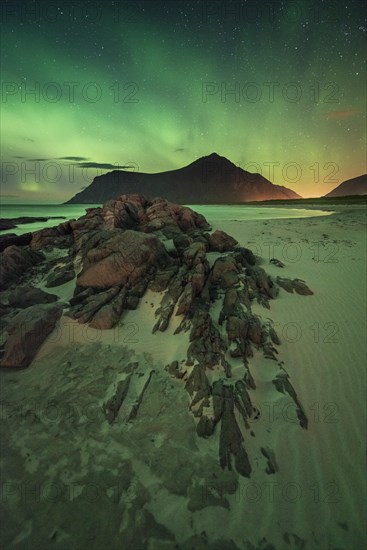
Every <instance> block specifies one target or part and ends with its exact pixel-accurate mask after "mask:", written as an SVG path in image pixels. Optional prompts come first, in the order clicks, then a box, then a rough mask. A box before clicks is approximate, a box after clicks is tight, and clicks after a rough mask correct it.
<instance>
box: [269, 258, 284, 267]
mask: <svg viewBox="0 0 367 550" xmlns="http://www.w3.org/2000/svg"><path fill="white" fill-rule="evenodd" d="M270 263H271V264H274V265H276V266H277V267H285V265H284V264H283V262H281V261H280V260H277V259H276V258H272V259H271V260H270Z"/></svg>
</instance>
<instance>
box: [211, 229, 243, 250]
mask: <svg viewBox="0 0 367 550" xmlns="http://www.w3.org/2000/svg"><path fill="white" fill-rule="evenodd" d="M207 238H208V241H209V250H210V251H213V252H230V251H231V250H233V249H234V248H235V246H236V245H237V244H238V242H237V241H236V239H234V238H233V237H231V236H230V235H228V234H227V233H225V232H224V231H219V230H218V229H217V230H216V231H214V232H213V233H212V234H211V235H208V237H207Z"/></svg>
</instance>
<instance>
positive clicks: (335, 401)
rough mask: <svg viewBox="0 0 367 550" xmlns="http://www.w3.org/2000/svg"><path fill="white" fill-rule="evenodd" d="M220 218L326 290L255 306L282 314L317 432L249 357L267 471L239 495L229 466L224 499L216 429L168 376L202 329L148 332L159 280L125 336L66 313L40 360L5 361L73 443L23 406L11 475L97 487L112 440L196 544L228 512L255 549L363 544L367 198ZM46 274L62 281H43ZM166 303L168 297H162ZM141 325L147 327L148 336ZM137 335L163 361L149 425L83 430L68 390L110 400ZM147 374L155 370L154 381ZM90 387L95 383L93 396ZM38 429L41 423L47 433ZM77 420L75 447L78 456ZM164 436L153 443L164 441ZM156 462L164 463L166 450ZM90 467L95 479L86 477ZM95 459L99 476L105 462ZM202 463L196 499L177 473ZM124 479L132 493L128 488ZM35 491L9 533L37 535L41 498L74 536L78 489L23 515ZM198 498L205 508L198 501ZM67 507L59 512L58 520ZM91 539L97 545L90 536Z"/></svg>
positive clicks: (115, 455) (25, 399)
mask: <svg viewBox="0 0 367 550" xmlns="http://www.w3.org/2000/svg"><path fill="white" fill-rule="evenodd" d="M210 221H211V225H212V227H213V230H215V229H220V230H224V231H225V232H226V233H228V234H229V235H232V236H233V237H234V238H236V239H237V240H238V241H239V243H240V244H241V245H242V246H245V247H248V248H250V250H252V251H253V252H254V253H255V254H256V255H258V256H260V257H261V263H260V265H261V266H262V267H263V268H264V269H266V271H267V273H269V274H270V275H271V276H272V277H277V276H279V275H281V276H285V277H290V278H292V279H294V278H299V279H303V280H305V281H306V282H307V284H308V285H309V287H310V288H311V289H312V290H313V292H314V295H313V296H307V297H306V298H305V297H304V296H298V295H297V294H288V293H287V292H285V291H284V290H282V289H280V293H279V296H278V298H277V299H275V300H272V301H271V304H270V309H269V310H267V309H264V308H263V307H262V306H260V305H259V304H254V305H253V310H254V312H255V313H256V314H258V315H261V317H262V318H264V319H266V318H271V319H272V320H273V321H274V323H277V332H278V334H279V337H280V340H281V345H280V346H279V359H280V360H281V361H283V362H284V367H285V369H286V371H287V372H288V373H289V375H290V378H291V380H292V383H293V385H294V387H295V389H296V391H297V393H298V395H299V396H300V399H301V401H302V404H303V407H304V409H305V411H306V413H307V416H308V418H309V428H308V430H307V431H305V430H300V429H299V426H298V424H297V422H296V421H295V418H294V409H292V408H289V401H287V399H286V398H285V397H284V396H282V395H281V394H279V395H278V399H277V401H274V400H273V396H272V394H271V393H270V392H269V390H270V382H271V373H272V371H271V369H272V368H273V365H272V361H270V360H268V359H264V357H263V356H262V355H261V354H259V353H257V352H256V353H255V355H254V357H253V358H252V359H251V361H250V368H251V372H252V374H253V376H254V378H255V381H256V385H257V389H256V391H254V392H252V391H250V395H251V399H252V401H253V403H254V404H255V405H256V407H257V408H258V410H259V411H260V413H261V414H260V416H259V418H258V419H256V420H255V419H253V420H252V422H253V426H254V429H255V428H256V438H255V439H253V438H251V437H249V436H248V434H247V433H246V435H245V441H246V448H247V451H248V453H249V457H250V460H251V462H252V463H253V464H254V470H253V473H252V475H251V478H250V479H249V480H248V479H244V478H241V479H240V483H239V486H238V487H237V489H236V491H235V492H234V494H231V491H230V482H231V477H230V476H228V483H229V485H228V487H226V486H224V488H223V492H222V494H221V495H219V496H218V495H216V496H215V498H214V497H213V495H212V489H213V487H214V485H215V484H214V485H213V484H212V482H211V481H210V478H209V477H208V476H207V472H208V471H210V470H211V469H213V468H214V465H213V457H214V456H216V453H217V450H216V446H217V439H216V436H215V437H213V438H210V440H209V439H208V440H203V439H200V438H197V437H196V436H195V433H194V432H192V426H193V420H192V417H191V414H190V413H188V411H187V396H186V395H185V392H181V393H180V392H178V385H177V384H178V382H177V381H172V380H171V381H170V378H167V377H165V376H164V374H163V373H164V366H165V364H167V363H170V361H172V360H173V359H178V360H181V359H184V349H185V347H186V346H187V341H186V339H185V335H183V337H181V336H179V337H178V336H174V335H173V332H174V330H173V329H174V328H175V327H176V325H174V326H173V327H171V328H172V330H170V331H169V333H168V334H167V333H160V334H151V331H150V330H149V332H148V328H149V327H151V323H152V320H153V317H152V316H153V312H154V310H155V309H156V307H155V306H156V305H157V304H158V303H159V300H158V298H159V296H158V295H157V294H159V293H150V294H149V295H147V296H144V298H143V299H142V300H143V301H146V304H145V309H144V308H139V309H140V310H139V309H138V310H136V311H129V312H126V315H125V316H124V323H125V324H124V326H125V329H124V330H126V332H123V333H122V341H121V338H120V337H121V334H119V336H118V338H117V342H116V331H114V330H112V331H103V332H102V333H101V332H98V331H97V329H89V330H88V332H86V330H83V326H82V325H80V324H78V323H77V322H75V321H72V320H70V319H69V318H65V317H62V319H61V321H63V320H64V321H65V322H67V326H68V330H67V331H63V332H62V334H61V336H57V333H56V332H54V333H52V334H51V335H50V336H49V337H48V338H47V340H46V341H45V342H44V344H43V345H42V346H41V348H40V350H39V351H38V354H37V356H36V358H35V360H34V361H33V362H32V364H31V366H30V367H29V368H28V369H27V370H25V371H19V372H11V373H9V372H5V371H0V377H1V378H0V381H1V387H2V394H3V395H2V401H5V402H11V401H12V400H13V399H14V395H16V396H17V399H20V400H21V402H22V403H23V404H24V405H25V407H26V409H27V407H28V409H29V410H30V411H32V407H33V408H34V403H38V404H41V408H42V406H45V404H47V403H48V402H49V401H56V403H59V406H60V409H59V410H60V411H61V413H60V414H58V415H57V416H56V419H55V420H54V421H51V419H50V418H47V415H46V414H45V410H43V412H44V417H46V418H45V419H44V421H43V425H46V428H47V430H46V431H47V433H48V436H51V435H52V434H54V436H55V437H60V442H59V443H57V442H55V449H52V447H44V441H45V439H44V438H42V430H40V425H39V424H38V423H37V421H36V420H33V422H32V419H31V418H29V419H28V420H27V422H28V423H30V424H28V425H25V422H23V423H22V424H18V423H17V416H15V417H12V418H10V417H9V416H6V417H5V419H4V418H3V419H2V420H3V421H2V423H1V429H2V432H3V435H4V437H5V440H6V441H10V442H11V448H10V454H8V455H5V456H4V473H5V475H6V474H7V475H8V478H9V479H12V480H15V479H16V478H17V476H18V477H19V478H20V479H23V480H33V481H35V480H36V482H38V483H41V482H42V480H44V479H45V477H44V474H47V475H46V480H48V481H51V480H56V479H57V480H59V482H61V481H63V482H64V483H69V484H70V483H72V482H75V483H77V484H79V485H82V481H81V479H84V483H85V480H86V479H87V480H88V479H89V480H90V482H91V483H92V482H93V483H97V481H96V479H97V477H98V476H97V477H93V476H92V475H91V472H92V471H93V468H92V469H91V468H90V467H87V465H88V464H91V462H90V461H91V460H92V457H93V460H94V461H96V465H97V464H98V462H99V460H100V461H101V464H102V465H103V464H106V459H104V458H103V456H104V454H103V453H105V454H106V453H107V455H106V456H108V461H109V464H110V468H111V470H112V471H116V472H118V479H119V480H123V479H125V478H124V476H123V474H122V472H121V470H120V466H121V464H125V468H127V470H128V468H129V466H128V462H129V461H130V462H131V465H132V468H133V471H134V479H135V480H136V482H135V489H130V493H131V491H133V493H132V494H131V495H130V498H132V501H133V502H135V500H136V499H137V502H139V499H142V493H143V492H145V493H148V494H149V499H148V500H147V501H146V504H145V505H144V509H145V510H147V511H149V512H151V513H152V514H153V516H154V518H155V521H156V522H157V523H158V524H159V525H160V526H161V527H160V528H159V529H160V530H161V531H162V532H165V529H166V530H167V529H168V530H170V531H172V532H173V533H174V534H175V537H176V541H177V542H178V543H179V544H181V545H182V547H184V546H183V544H184V541H187V539H189V538H190V537H192V536H194V535H195V536H196V537H199V538H200V536H201V535H200V533H202V532H203V531H205V533H206V535H207V539H208V541H209V543H214V541H217V540H219V539H220V538H222V537H223V525H226V528H225V538H226V539H231V540H232V541H233V543H234V544H235V545H236V546H234V547H238V548H246V546H244V545H245V542H246V541H248V542H249V543H251V544H252V545H254V546H253V548H262V544H260V541H261V540H264V539H266V541H267V542H268V543H270V544H273V545H274V548H284V547H286V548H289V549H291V550H293V549H298V548H300V544H302V542H300V541H303V543H304V545H305V546H304V547H305V548H306V549H307V548H310V549H320V550H321V549H322V550H325V549H326V548H330V549H331V548H342V549H343V550H349V548H359V547H361V544H362V545H363V540H364V537H365V532H364V528H363V526H364V517H365V508H364V504H363V503H364V502H365V499H364V497H365V494H366V493H365V487H366V486H365V477H364V472H365V455H364V449H363V448H362V445H361V441H360V434H364V433H365V429H364V428H365V426H366V414H365V413H366V411H365V390H364V388H365V381H366V377H365V368H364V363H363V361H364V356H365V353H366V344H365V341H364V334H365V329H366V318H365V310H364V304H365V303H366V289H365V283H364V281H365V280H366V261H365V259H366V258H365V250H366V233H365V229H366V213H365V209H363V208H358V209H355V208H354V207H352V206H351V207H348V208H346V207H345V206H343V211H337V212H335V213H332V214H331V215H329V216H321V217H309V218H299V219H293V220H292V219H273V220H271V221H267V220H261V221H260V220H253V221H246V222H238V221H223V220H221V221H220V222H217V223H215V221H213V220H210ZM272 257H275V258H277V259H279V260H280V261H281V262H283V263H284V264H285V267H284V268H279V267H277V266H275V265H273V264H271V263H270V259H271V258H272ZM38 286H39V287H40V288H42V289H43V290H48V291H50V290H49V289H46V288H45V287H44V286H43V283H42V281H40V282H39V285H38ZM72 290H73V282H72V281H71V282H69V283H66V284H65V285H62V286H61V287H57V288H54V289H51V291H52V292H53V293H55V294H57V295H58V296H59V298H60V300H62V301H67V300H68V299H69V298H70V296H71V294H72ZM151 303H153V304H155V306H153V307H151V305H150V304H151ZM150 312H151V313H150ZM128 323H131V326H130V327H129V326H128ZM126 326H127V328H126ZM70 327H71V333H72V334H73V340H72V341H71V340H70ZM136 328H138V331H137V332H136V333H135V334H134V330H135V329H136ZM133 340H137V341H135V342H134V341H133ZM122 347H123V349H124V350H125V348H126V351H124V352H123V353H125V354H127V355H128V354H129V353H130V354H131V357H132V360H133V358H134V357H136V356H139V357H140V358H141V357H144V356H145V357H146V362H147V364H149V365H150V366H149V367H148V370H149V369H150V368H153V369H155V370H158V371H159V372H161V375H160V376H159V377H158V379H157V381H156V382H155V385H154V387H153V388H152V390H151V392H152V393H151V399H150V401H148V400H146V401H145V402H144V401H143V403H142V409H141V421H140V423H138V424H137V428H136V434H135V435H134V434H133V430H132V429H131V428H130V427H129V426H128V427H127V428H126V431H125V432H124V431H122V429H121V427H119V426H116V428H115V429H114V431H113V432H112V433H111V432H108V440H104V439H103V435H102V434H103V432H101V433H100V432H98V430H97V427H99V424H98V422H92V423H89V425H88V424H86V425H83V424H82V431H81V429H79V430H78V428H77V426H78V422H76V424H75V425H73V424H72V425H71V426H74V428H73V429H72V431H71V432H70V428H71V426H70V422H69V424H68V423H67V421H66V420H67V419H66V414H65V409H63V408H62V407H61V402H60V397H61V396H63V398H64V399H65V398H67V399H68V403H69V404H70V403H74V404H75V403H76V404H77V403H79V405H80V404H84V405H86V404H88V403H89V404H90V402H91V400H92V399H95V403H99V404H100V405H102V403H103V395H102V394H101V391H102V390H101V386H102V378H101V374H102V372H103V373H104V376H106V373H108V372H109V370H108V365H109V364H112V365H114V364H115V365H116V364H118V361H119V360H120V359H121V353H122ZM128 350H130V351H128ZM107 351H108V353H106V352H107ZM76 353H77V354H78V355H77V357H78V365H77V366H74V365H73V368H72V370H71V372H70V377H68V374H67V369H66V365H67V364H68V362H70V361H71V362H72V361H73V359H72V358H73V357H75V354H76ZM91 353H92V355H91ZM144 354H145V355H144ZM148 355H149V356H150V357H149V358H148ZM88 357H89V359H88ZM91 357H93V361H92V363H91V360H90V358H91ZM88 369H89V373H88ZM101 369H102V370H101ZM78 373H79V374H78ZM145 376H146V375H145V374H144V372H143V375H142V380H143V381H144V380H145ZM73 377H74V378H73ZM73 379H74V380H77V381H79V382H78V384H79V385H78V384H75V383H73ZM94 380H95V381H96V382H98V383H96V382H95V381H94ZM170 386H173V387H170ZM78 388H79V389H78ZM82 388H84V389H83V394H84V397H83V396H82V395H79V393H80V390H81V389H82ZM60 392H61V393H60ZM154 395H155V399H154V398H153V396H154ZM83 400H84V401H83ZM32 403H33V405H32ZM269 403H271V405H270V404H269ZM93 413H96V409H94V410H93ZM30 426H32V428H30ZM32 430H33V433H34V434H35V437H32ZM68 432H70V439H69V442H68V446H69V450H70V451H71V454H70V458H67V457H66V454H65V453H67V447H66V446H65V442H66V440H65V437H66V434H67V433H68ZM57 434H59V435H57ZM106 434H107V432H106ZM152 434H153V440H154V441H153V443H152V442H150V436H151V435H152ZM89 438H90V441H89ZM88 441H89V442H88ZM264 447H270V449H271V450H272V451H274V453H275V456H276V461H277V463H278V465H279V471H277V472H276V473H274V474H273V475H268V474H267V473H266V472H265V471H264V467H263V457H262V455H261V452H260V448H264ZM62 449H64V452H62ZM18 452H20V454H21V456H22V457H23V461H22V460H20V459H19V458H17V459H16V460H15V461H14V459H15V457H16V456H17V453H18ZM27 457H28V458H27ZM41 457H42V458H41ZM163 457H166V458H165V459H164V458H163ZM43 460H47V461H48V463H49V464H50V467H49V469H48V471H47V472H44V473H42V472H40V470H39V467H38V466H39V465H40V464H41V463H42V461H43ZM79 460H80V461H81V462H79ZM157 460H161V461H163V462H162V463H161V464H158V463H157ZM187 460H189V464H187V463H186V461H187ZM51 464H52V465H51ZM82 464H84V466H83V467H82ZM195 464H196V466H195ZM63 465H66V470H65V474H62V471H63V469H65V466H63ZM73 465H74V467H75V471H74V472H73V470H72V468H73ZM187 468H188V470H189V471H188V472H187V471H186V470H187ZM206 470H207V472H206V473H205V471H206ZM82 471H83V472H84V477H83V476H82V477H81V473H82ZM94 471H95V475H97V474H96V473H97V471H98V468H96V469H95V470H94ZM193 471H195V474H193ZM78 472H79V473H78ZM86 474H87V477H86V478H85V475H86ZM106 475H107V474H106ZM193 475H195V476H196V477H197V483H198V485H197V486H198V491H197V494H196V497H195V499H194V500H193V495H191V497H190V498H188V497H187V496H184V494H178V493H177V491H178V485H179V483H180V482H179V479H175V477H176V478H177V477H178V478H179V477H180V476H181V477H182V480H185V479H186V478H187V476H189V477H190V478H192V476H193ZM88 476H89V477H88ZM125 477H126V476H125ZM98 479H99V481H98V484H99V485H98V486H100V485H101V483H102V486H103V484H106V485H108V486H110V485H111V480H110V479H108V476H107V477H106V479H105V480H104V481H102V478H98ZM200 480H201V481H200ZM203 480H204V481H203ZM113 483H115V481H113ZM183 483H185V481H183ZM121 490H122V493H123V496H122V498H123V499H125V501H126V498H127V494H126V493H124V491H125V489H124V488H122V489H121ZM134 495H135V496H134ZM139 495H140V496H139ZM203 495H204V496H203ZM20 496H21V495H20V493H19V491H15V492H14V494H13V495H10V496H9V500H8V504H9V506H8V510H7V511H6V514H7V522H8V523H7V524H6V527H5V529H4V532H3V534H4V537H5V539H6V540H7V541H8V542H9V543H11V542H12V543H13V544H15V542H17V547H19V548H23V547H24V548H25V547H26V545H29V544H31V543H32V544H33V545H34V544H37V542H38V540H39V539H38V536H39V535H38V534H37V529H36V525H37V521H35V520H32V519H30V510H31V509H32V507H33V506H36V508H37V513H38V514H39V515H40V516H41V517H42V516H43V515H44V514H45V513H47V514H50V517H51V518H52V521H53V522H54V523H53V524H52V525H53V527H52V528H51V525H50V528H49V531H50V536H51V535H52V534H53V529H54V530H55V532H56V531H57V533H58V535H57V537H58V540H59V541H60V544H61V543H62V541H67V542H68V541H69V539H68V531H69V526H68V522H67V521H66V517H67V510H68V507H69V508H70V507H71V504H70V500H69V501H67V502H66V503H65V502H58V501H56V502H45V499H43V500H42V499H41V502H40V503H37V504H36V505H35V503H34V502H32V501H31V497H29V500H30V502H23V507H22V508H23V510H22V512H21V513H20V514H19V516H15V515H14V513H13V510H14V508H13V506H15V505H16V504H18V505H19V498H20ZM212 498H214V500H213V502H212V504H211V505H210V506H207V504H208V502H206V501H207V500H210V499H212ZM203 499H204V502H203ZM141 502H143V501H142V500H141ZM189 502H191V505H190V506H191V508H192V507H193V508H194V509H193V510H189V509H188V507H187V506H188V503H189ZM193 502H196V504H195V505H194V504H193ZM227 503H228V506H227ZM97 504H98V503H96V504H95V503H91V502H85V500H84V501H83V500H82V499H81V501H80V505H81V506H84V507H91V508H92V509H93V508H94V507H95V506H97ZM203 504H204V505H205V506H202V505H203ZM105 506H106V515H107V516H106V517H109V518H110V522H111V525H115V528H116V530H117V531H118V525H119V522H121V521H122V519H121V517H120V515H119V508H118V506H117V505H116V502H114V503H112V504H111V499H110V501H107V502H105ZM55 514H56V516H55ZM56 517H58V518H59V520H58V522H59V523H58V524H57V525H56V523H55V521H56V519H55V518H56ZM190 525H191V526H190ZM162 526H163V527H162ZM15 533H18V535H15ZM166 535H167V533H166ZM199 538H197V539H196V543H195V544H197V545H198V544H199V542H200V541H199ZM76 540H77V539H75V541H76ZM76 543H77V542H75V544H76ZM152 544H153V546H152V547H156V548H158V547H164V548H173V547H174V546H173V543H172V545H171V542H170V540H169V536H168V535H167V541H166V543H164V546H159V545H160V544H161V543H156V544H157V545H156V546H154V542H153V543H152ZM203 544H204V543H203ZM90 547H91V548H97V547H98V546H97V545H96V546H94V543H93V542H92V541H91V542H90ZM197 547H199V546H197ZM203 547H206V546H203Z"/></svg>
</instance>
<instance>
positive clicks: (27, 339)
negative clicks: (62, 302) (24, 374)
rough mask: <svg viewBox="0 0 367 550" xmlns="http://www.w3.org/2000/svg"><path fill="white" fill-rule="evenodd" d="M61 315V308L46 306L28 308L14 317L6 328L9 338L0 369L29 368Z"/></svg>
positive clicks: (0, 362)
mask: <svg viewBox="0 0 367 550" xmlns="http://www.w3.org/2000/svg"><path fill="white" fill-rule="evenodd" d="M61 315H62V308H61V307H60V306H58V305H54V304H46V305H34V306H31V307H27V308H26V309H24V310H22V311H21V312H20V313H18V314H17V315H16V316H15V317H13V319H12V320H11V321H10V322H9V324H8V326H7V327H6V332H7V333H8V338H7V340H6V343H5V349H4V356H3V358H2V359H1V361H0V367H3V368H12V369H13V368H25V367H28V366H29V365H30V363H31V362H32V360H33V358H34V357H35V355H36V353H37V351H38V349H39V348H40V346H41V344H42V343H43V342H44V340H45V339H46V338H47V336H48V335H49V334H50V333H51V332H52V331H53V330H54V328H55V326H56V323H57V321H58V320H59V319H60V317H61Z"/></svg>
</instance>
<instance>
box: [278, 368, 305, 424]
mask: <svg viewBox="0 0 367 550" xmlns="http://www.w3.org/2000/svg"><path fill="white" fill-rule="evenodd" d="M273 384H274V386H275V387H276V389H277V390H278V391H279V392H281V393H288V395H290V396H291V397H292V399H293V401H294V402H295V404H296V411H297V416H298V419H299V423H300V426H301V427H302V428H305V429H307V427H308V418H307V416H306V414H305V412H304V410H303V407H302V405H301V403H300V401H299V399H298V396H297V393H296V391H295V389H294V387H293V386H292V384H291V383H290V381H289V375H288V373H286V372H285V371H284V369H283V371H282V372H280V373H279V374H277V376H276V377H275V379H274V380H273Z"/></svg>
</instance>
